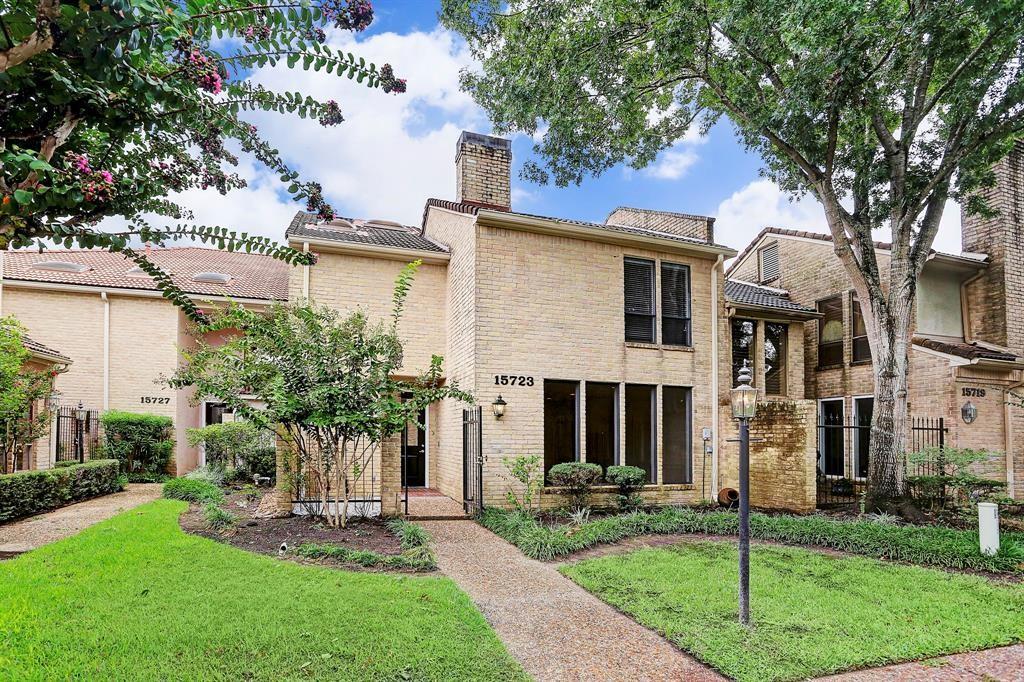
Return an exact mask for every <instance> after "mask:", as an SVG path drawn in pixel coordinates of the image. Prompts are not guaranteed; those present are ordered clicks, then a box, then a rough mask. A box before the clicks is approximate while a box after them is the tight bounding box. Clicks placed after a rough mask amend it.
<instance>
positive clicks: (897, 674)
mask: <svg viewBox="0 0 1024 682" xmlns="http://www.w3.org/2000/svg"><path fill="white" fill-rule="evenodd" d="M825 680H828V681H829V682H889V681H891V682H897V680H899V681H901V682H902V680H907V681H908V682H954V681H955V682H975V681H976V682H992V680H999V682H1024V644H1016V645H1014V646H1006V647H1000V648H998V649H987V650H985V651H972V652H969V653H966V654H954V655H952V656H940V657H938V658H933V659H930V660H928V661H924V662H920V663H899V664H896V665H890V666H886V667H884V668H870V669H868V670H858V671H856V672H852V673H845V674H842V675H834V676H832V677H822V678H819V682H824V681H825Z"/></svg>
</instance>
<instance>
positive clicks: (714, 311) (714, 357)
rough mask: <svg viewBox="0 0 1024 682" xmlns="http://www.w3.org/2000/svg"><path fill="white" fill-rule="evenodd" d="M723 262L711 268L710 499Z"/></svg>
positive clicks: (714, 490)
mask: <svg viewBox="0 0 1024 682" xmlns="http://www.w3.org/2000/svg"><path fill="white" fill-rule="evenodd" d="M724 262H725V257H724V256H722V255H721V254H719V256H718V260H716V261H715V264H714V266H713V267H712V268H711V433H712V434H713V436H714V437H713V438H712V439H711V499H712V500H713V499H715V497H716V496H717V495H718V272H719V270H720V268H721V267H722V264H723V263H724Z"/></svg>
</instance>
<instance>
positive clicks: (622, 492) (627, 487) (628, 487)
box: [604, 466, 647, 511]
mask: <svg viewBox="0 0 1024 682" xmlns="http://www.w3.org/2000/svg"><path fill="white" fill-rule="evenodd" d="M604 478H605V480H606V481H608V482H609V483H611V484H612V485H617V486H618V487H619V495H618V498H617V499H618V502H619V508H620V509H622V510H623V511H631V510H633V509H639V508H640V507H641V506H643V500H641V498H640V494H639V493H640V491H641V490H643V487H644V485H645V484H646V483H647V472H646V471H644V470H643V469H641V468H640V467H632V466H610V467H608V473H606V474H605V477H604Z"/></svg>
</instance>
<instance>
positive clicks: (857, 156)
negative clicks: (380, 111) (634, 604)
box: [442, 0, 1024, 506]
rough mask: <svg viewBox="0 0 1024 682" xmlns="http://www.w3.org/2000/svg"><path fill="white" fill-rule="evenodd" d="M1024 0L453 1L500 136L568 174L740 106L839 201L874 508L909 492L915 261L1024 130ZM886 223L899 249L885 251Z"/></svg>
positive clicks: (832, 208)
mask: <svg viewBox="0 0 1024 682" xmlns="http://www.w3.org/2000/svg"><path fill="white" fill-rule="evenodd" d="M1021 17H1024V2H1022V0H966V1H964V0H935V1H929V0H920V1H919V0H912V1H908V0H847V1H844V2H826V3H822V2H818V1H811V0H789V1H778V0H774V1H772V0H697V1H696V2H695V1H693V0H544V1H543V2H540V1H536V2H535V1H532V0H513V1H512V2H511V3H505V2H504V1H503V0H445V1H444V8H443V12H442V18H443V21H444V22H445V23H446V24H447V25H448V26H449V27H451V28H453V29H456V30H458V31H459V32H461V33H462V34H463V35H464V36H465V37H466V39H467V40H468V41H469V44H470V46H471V47H472V49H473V52H474V54H475V55H476V56H477V57H478V58H479V60H480V62H481V65H482V68H481V69H480V70H479V71H477V72H467V73H465V74H464V85H465V87H466V89H467V90H468V91H469V92H470V93H472V95H473V96H474V98H475V99H476V100H477V101H478V102H479V103H480V104H482V105H483V106H484V107H485V109H486V110H487V112H488V113H489V114H490V116H491V118H492V120H493V121H494V123H495V126H496V128H497V129H498V130H499V131H523V132H526V133H529V134H532V135H538V134H539V133H540V132H542V135H540V141H539V142H538V143H537V145H536V151H537V152H538V154H539V156H540V158H541V160H542V163H540V164H527V166H526V167H525V169H524V174H525V176H526V177H528V178H532V179H534V180H538V181H547V180H549V179H551V178H553V179H554V181H555V182H556V183H558V184H559V185H566V184H568V183H577V182H579V181H580V180H581V179H582V178H583V177H584V176H585V175H586V174H598V173H601V172H603V171H605V170H607V169H609V168H611V167H612V166H614V165H615V164H618V163H621V162H626V163H628V164H630V165H632V166H633V167H643V166H644V165H646V164H648V163H650V162H651V161H653V160H654V159H655V157H656V155H657V154H658V152H660V151H661V150H663V149H665V148H667V147H670V146H671V145H672V144H674V143H676V142H677V141H679V140H680V139H681V138H682V137H683V136H684V135H685V134H686V133H687V131H689V130H690V129H691V128H692V127H694V126H697V127H699V129H700V130H702V131H706V130H707V129H709V127H710V126H711V125H713V124H714V123H715V122H716V121H718V120H719V119H720V118H721V117H727V118H728V120H729V121H731V123H732V125H733V126H734V127H735V130H736V132H737V134H738V136H739V138H740V139H741V140H742V142H743V143H744V144H745V145H746V146H747V147H748V148H749V149H751V150H754V151H756V152H757V153H758V154H760V156H761V158H762V159H763V161H764V173H765V174H766V175H767V176H768V177H770V178H771V179H772V180H774V181H775V182H776V183H778V184H779V186H781V187H782V188H783V189H784V190H786V191H788V192H791V193H792V194H794V195H800V194H804V193H810V194H812V195H813V196H814V197H815V198H817V200H818V201H819V202H820V203H821V205H822V206H823V207H824V212H825V217H826V220H827V223H828V229H829V231H830V232H831V234H832V237H833V240H834V248H835V253H836V256H837V257H838V258H839V260H840V261H841V262H842V265H843V267H844V269H845V271H846V273H847V274H848V275H849V277H850V279H851V281H852V282H853V287H854V289H855V290H856V292H857V295H858V297H859V300H860V301H862V302H864V305H863V313H864V322H865V325H866V327H867V331H868V341H869V344H870V347H871V353H872V357H873V360H874V365H875V411H874V417H873V422H872V427H871V428H872V431H871V449H870V459H871V477H870V485H871V489H870V491H869V494H870V498H871V499H870V500H869V502H870V503H871V504H872V506H890V505H892V504H893V502H894V501H895V500H898V499H899V498H901V497H903V496H904V495H905V493H906V481H905V478H906V477H905V461H904V457H903V454H902V449H903V445H904V442H905V437H906V433H907V416H908V415H907V367H908V351H909V343H910V327H911V322H912V319H911V313H912V310H913V307H914V302H915V300H916V293H917V281H918V276H919V275H920V273H921V269H922V267H923V266H924V263H925V260H926V258H927V256H928V254H929V251H930V249H931V247H932V242H933V241H934V239H935V234H936V231H937V230H938V227H939V221H940V219H941V217H942V214H943V209H944V207H945V205H946V202H947V201H948V200H949V199H956V200H959V201H961V202H964V203H965V205H966V206H967V208H968V210H970V211H986V210H988V209H987V207H985V206H984V205H983V204H982V202H981V201H980V200H979V199H978V198H977V195H974V194H972V192H973V191H974V190H977V189H978V188H979V187H981V186H983V185H986V184H988V183H991V182H992V180H993V176H992V173H991V171H990V165H991V164H992V163H993V162H995V161H996V160H998V159H999V158H1000V157H1001V156H1003V155H1005V154H1006V153H1007V151H1008V150H1009V148H1010V146H1011V144H1012V140H1013V138H1014V136H1016V135H1018V134H1019V133H1020V132H1021V130H1022V129H1024V106H1022V100H1024V80H1022V78H1021V58H1022V51H1024V21H1021ZM883 227H888V228H889V229H890V230H891V233H892V239H891V241H892V248H891V251H890V256H891V257H890V259H889V261H888V263H887V264H885V263H884V262H880V260H879V258H878V257H877V255H876V253H875V249H874V248H873V246H872V234H873V232H874V231H875V230H878V229H880V228H883Z"/></svg>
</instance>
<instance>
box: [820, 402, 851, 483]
mask: <svg viewBox="0 0 1024 682" xmlns="http://www.w3.org/2000/svg"><path fill="white" fill-rule="evenodd" d="M844 404H845V401H844V400H843V399H842V398H836V399H834V400H822V401H821V402H820V403H818V405H819V407H818V468H819V469H820V470H821V472H822V473H823V474H825V475H826V476H844V475H845V471H844V468H843V461H844V460H845V459H846V457H845V455H846V452H845V433H844V432H845V430H846V429H845V428H844V427H845V421H844V417H843V411H844Z"/></svg>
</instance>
